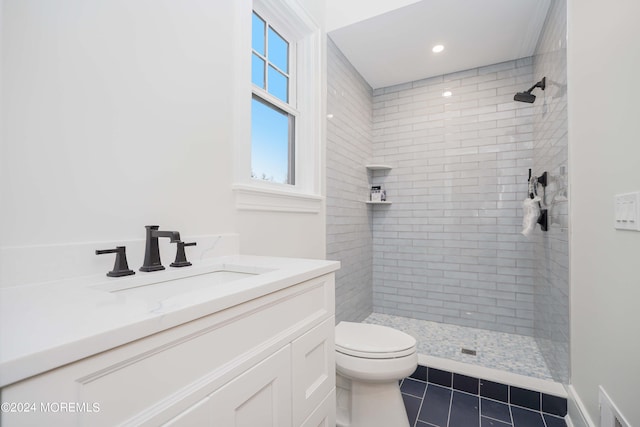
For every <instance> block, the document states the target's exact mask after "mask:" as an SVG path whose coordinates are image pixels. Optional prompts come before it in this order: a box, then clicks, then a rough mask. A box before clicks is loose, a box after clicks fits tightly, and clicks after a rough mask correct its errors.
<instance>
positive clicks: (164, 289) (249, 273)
mask: <svg viewBox="0 0 640 427" xmlns="http://www.w3.org/2000/svg"><path fill="white" fill-rule="evenodd" d="M270 271H272V270H269V269H259V268H247V267H244V266H228V265H221V266H215V267H208V268H207V269H205V270H203V269H198V268H194V269H189V270H187V269H181V270H177V269H175V270H169V271H165V272H163V275H162V276H160V277H162V280H158V278H159V276H156V275H155V273H139V274H136V276H132V277H131V278H130V279H128V280H127V279H125V280H122V279H119V280H118V279H115V280H113V281H112V280H109V282H106V283H100V284H98V285H94V286H92V288H93V289H95V290H100V291H106V292H109V293H111V294H115V295H117V296H118V297H126V298H135V299H142V300H146V301H162V300H167V299H169V298H173V297H178V296H180V295H184V294H188V293H191V292H197V291H200V290H205V289H211V288H212V287H215V286H220V285H224V284H227V283H230V282H234V281H238V280H242V279H245V278H248V277H253V276H256V275H259V274H263V273H268V272H270Z"/></svg>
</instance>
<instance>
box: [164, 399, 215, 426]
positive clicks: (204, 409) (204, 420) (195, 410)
mask: <svg viewBox="0 0 640 427" xmlns="http://www.w3.org/2000/svg"><path fill="white" fill-rule="evenodd" d="M211 425H213V412H212V411H211V402H210V399H209V398H208V397H207V398H205V399H202V400H201V401H200V402H198V403H196V404H195V405H193V406H192V407H190V408H189V409H187V410H186V411H184V412H183V413H182V414H180V415H178V416H177V417H175V418H174V419H172V420H169V422H168V423H166V424H163V427H202V426H211Z"/></svg>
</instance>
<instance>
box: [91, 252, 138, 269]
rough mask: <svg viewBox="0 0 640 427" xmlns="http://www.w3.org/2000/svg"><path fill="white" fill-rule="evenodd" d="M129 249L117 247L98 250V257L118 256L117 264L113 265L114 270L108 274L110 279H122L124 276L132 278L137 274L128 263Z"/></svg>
mask: <svg viewBox="0 0 640 427" xmlns="http://www.w3.org/2000/svg"><path fill="white" fill-rule="evenodd" d="M126 250H127V248H126V247H125V246H116V248H115V249H99V250H96V255H104V254H116V262H115V264H114V265H113V270H111V271H110V272H108V273H107V276H109V277H122V276H131V275H132V274H136V272H135V271H133V270H130V269H129V264H128V263H127V253H126Z"/></svg>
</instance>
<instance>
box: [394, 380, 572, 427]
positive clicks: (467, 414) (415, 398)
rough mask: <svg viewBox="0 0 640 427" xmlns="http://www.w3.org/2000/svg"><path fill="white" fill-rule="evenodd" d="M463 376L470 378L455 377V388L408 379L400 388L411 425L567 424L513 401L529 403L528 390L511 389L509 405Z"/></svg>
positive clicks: (557, 426)
mask: <svg viewBox="0 0 640 427" xmlns="http://www.w3.org/2000/svg"><path fill="white" fill-rule="evenodd" d="M417 376H418V377H420V375H417ZM454 378H455V377H454ZM464 378H469V377H462V378H461V380H460V381H459V383H458V384H457V385H456V384H455V382H456V381H455V379H454V381H453V382H454V384H453V387H452V384H451V382H449V383H448V384H447V383H446V381H438V382H440V383H444V385H442V384H436V383H433V382H426V381H423V380H420V379H417V378H405V379H404V380H403V381H402V383H401V386H400V389H401V391H402V398H403V399H404V404H405V407H406V409H407V415H408V416H409V423H410V425H411V427H434V426H436V427H566V423H565V421H564V419H563V418H561V417H559V416H555V415H551V414H548V413H543V412H541V411H537V410H532V409H529V408H526V407H523V406H518V405H516V404H514V403H513V401H514V400H515V401H518V402H524V404H526V398H527V397H528V396H526V394H527V393H526V392H528V390H524V389H518V390H519V391H518V392H516V393H514V391H512V392H511V401H512V403H511V404H508V403H505V402H504V401H500V400H494V399H491V398H487V397H485V396H483V394H484V395H486V394H485V393H482V392H480V393H479V391H478V387H477V386H475V387H474V385H473V382H469V383H468V384H465V383H464V381H463V380H464ZM429 380H430V381H431V377H429ZM494 384H495V383H494ZM505 387H506V386H505ZM514 389H515V388H514ZM462 390H465V391H462ZM518 393H519V394H518ZM498 398H500V397H498ZM502 400H506V401H508V399H502Z"/></svg>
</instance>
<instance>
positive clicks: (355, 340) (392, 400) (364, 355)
mask: <svg viewBox="0 0 640 427" xmlns="http://www.w3.org/2000/svg"><path fill="white" fill-rule="evenodd" d="M335 333H336V386H337V418H336V425H337V426H338V427H389V426H393V427H409V420H408V418H407V413H406V410H405V408H404V402H403V400H402V395H401V394H400V386H399V384H398V381H399V380H400V379H402V378H404V377H407V376H409V375H411V374H412V373H413V372H414V371H415V370H416V367H417V366H418V355H417V353H416V340H415V338H413V337H412V336H411V335H407V334H405V333H404V332H401V331H398V330H396V329H393V328H389V327H386V326H379V325H370V324H365V323H352V322H340V323H339V324H338V325H337V326H336V330H335Z"/></svg>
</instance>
